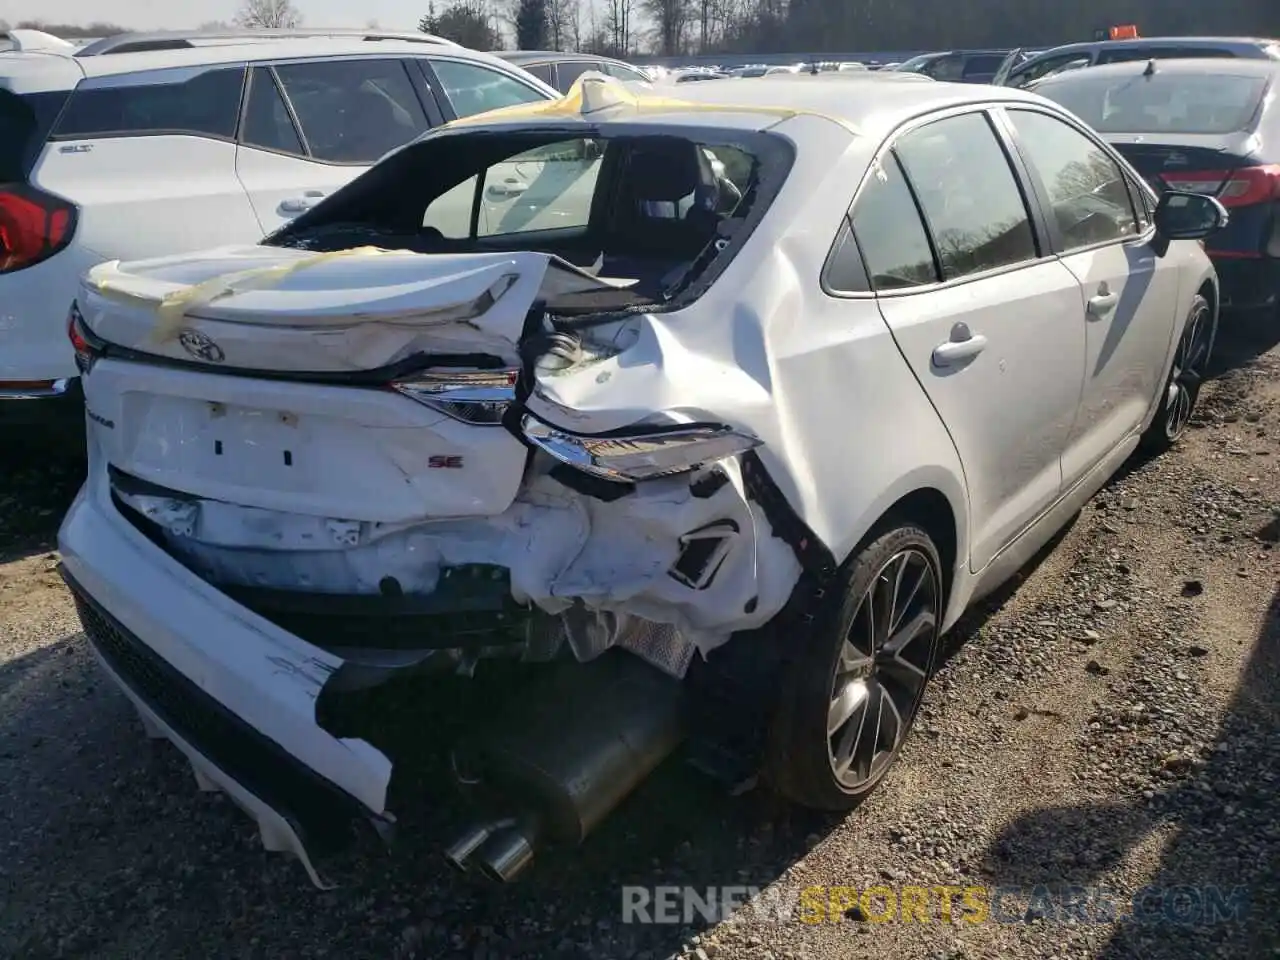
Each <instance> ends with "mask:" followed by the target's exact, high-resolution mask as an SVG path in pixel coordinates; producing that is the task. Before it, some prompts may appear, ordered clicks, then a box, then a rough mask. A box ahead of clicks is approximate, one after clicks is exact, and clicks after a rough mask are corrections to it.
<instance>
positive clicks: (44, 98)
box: [0, 90, 67, 183]
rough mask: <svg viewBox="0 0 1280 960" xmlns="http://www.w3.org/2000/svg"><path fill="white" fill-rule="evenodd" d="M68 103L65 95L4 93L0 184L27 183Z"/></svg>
mask: <svg viewBox="0 0 1280 960" xmlns="http://www.w3.org/2000/svg"><path fill="white" fill-rule="evenodd" d="M66 101H67V95H66V94H65V93H26V94H16V93H10V92H9V91H7V90H0V183H6V182H12V181H18V180H25V179H26V176H27V171H28V169H29V168H30V165H31V163H32V161H33V160H34V159H35V157H36V156H37V154H39V152H40V148H41V147H42V146H43V145H44V141H45V138H46V137H47V136H48V135H49V128H50V127H52V126H53V121H54V120H55V119H57V116H58V111H59V110H61V109H62V105H63V104H64V103H66Z"/></svg>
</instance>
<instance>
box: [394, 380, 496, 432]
mask: <svg viewBox="0 0 1280 960" xmlns="http://www.w3.org/2000/svg"><path fill="white" fill-rule="evenodd" d="M519 379H520V371H519V370H518V369H507V370H474V371H471V370H468V371H457V370H449V371H434V372H433V371H427V372H424V373H418V374H414V375H413V376H411V377H406V378H404V379H401V380H397V381H395V382H393V383H392V384H391V388H392V389H393V390H395V391H397V392H398V393H402V394H404V395H405V396H406V397H409V398H411V399H413V400H416V401H418V403H420V404H422V405H423V406H426V407H430V408H431V409H433V410H438V411H440V412H441V413H443V414H444V415H445V416H448V417H452V418H453V419H454V420H459V421H461V422H462V423H470V424H474V425H475V426H480V427H497V426H501V425H502V417H503V415H504V414H505V413H506V412H507V407H509V406H510V405H511V403H512V402H513V401H514V400H515V398H516V381H517V380H519Z"/></svg>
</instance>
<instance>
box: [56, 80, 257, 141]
mask: <svg viewBox="0 0 1280 960" xmlns="http://www.w3.org/2000/svg"><path fill="white" fill-rule="evenodd" d="M251 65H252V64H251V63H250V62H249V61H247V60H234V61H231V62H229V63H211V64H201V65H200V66H201V67H203V68H204V69H202V70H200V73H202V74H203V73H213V72H215V71H217V70H236V69H239V70H240V102H239V104H237V106H236V111H235V117H236V123H235V129H234V130H232V131H231V135H230V136H221V135H219V134H216V133H208V132H205V131H201V130H186V129H183V128H181V127H174V128H168V127H165V128H160V127H157V128H156V129H153V130H99V131H97V132H95V133H91V134H87V135H86V134H83V133H59V132H58V125H59V124H61V123H62V120H63V117H64V116H65V115H66V113H67V110H68V109H69V108H70V106H71V101H72V100H73V99H74V98H75V96H76V94H78V93H79V92H80V88H81V87H82V86H83V85H84V84H85V83H86V82H87V81H89V80H96V79H98V78H97V77H84V78H82V79H81V80H80V81H79V82H78V83H77V84H76V85H75V87H74V88H73V89H72V90H71V93H70V95H69V96H68V97H67V100H66V102H65V103H64V104H63V105H62V109H61V110H60V111H59V113H58V117H57V119H56V120H55V121H54V125H53V127H52V129H51V130H50V132H49V136H48V139H47V142H48V143H62V142H68V141H71V142H74V141H79V140H125V139H129V140H133V139H139V138H142V137H191V138H193V139H196V140H212V141H214V142H215V143H230V144H237V143H238V138H239V135H240V121H241V119H242V117H243V115H244V106H245V94H246V92H247V90H248V85H249V67H250V66H251ZM192 69H193V68H192V67H186V66H183V67H159V68H156V69H153V70H134V71H130V72H128V73H121V74H109V76H113V77H115V76H119V77H128V76H130V75H131V74H134V73H138V74H141V73H153V74H154V73H160V72H163V71H166V70H172V71H173V72H174V73H189V72H190V71H191V70H192ZM195 69H199V68H195ZM138 86H142V84H128V83H121V84H120V85H119V86H118V87H117V88H116V89H121V90H128V89H132V88H135V87H138Z"/></svg>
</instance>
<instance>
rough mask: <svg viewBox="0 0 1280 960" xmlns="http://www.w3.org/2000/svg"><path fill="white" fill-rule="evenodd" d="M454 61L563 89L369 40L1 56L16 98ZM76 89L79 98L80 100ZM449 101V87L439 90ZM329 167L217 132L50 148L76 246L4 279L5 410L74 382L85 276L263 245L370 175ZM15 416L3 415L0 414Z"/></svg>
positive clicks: (445, 52)
mask: <svg viewBox="0 0 1280 960" xmlns="http://www.w3.org/2000/svg"><path fill="white" fill-rule="evenodd" d="M359 56H363V57H366V58H370V59H388V58H396V57H403V58H405V59H420V58H424V57H428V56H437V57H440V56H443V57H444V58H447V59H451V60H462V61H465V62H470V63H475V64H479V65H483V66H486V67H489V68H491V69H494V70H496V71H498V72H500V73H501V74H502V75H503V76H507V77H511V78H513V79H515V80H518V82H520V83H521V84H522V85H524V86H525V87H527V88H528V89H530V90H531V91H534V92H536V95H539V96H542V97H545V98H547V99H554V98H555V97H557V96H559V94H558V93H557V92H556V91H555V90H553V89H552V88H551V87H548V86H546V85H545V84H542V83H540V82H539V81H538V80H537V79H536V78H534V77H531V76H528V75H526V74H524V73H523V72H522V71H516V70H514V69H512V68H511V67H509V66H508V65H507V64H506V63H505V62H504V61H501V60H499V59H498V58H496V57H490V56H488V55H486V54H482V53H475V52H473V51H469V50H463V49H461V48H458V47H456V46H455V45H452V44H450V45H448V47H447V48H446V47H441V48H439V49H433V48H432V47H431V46H429V45H426V44H422V43H414V42H407V41H397V40H380V41H378V42H377V44H375V45H371V44H369V43H366V42H363V41H362V40H360V39H358V38H347V39H330V38H323V37H316V38H306V39H284V40H268V41H256V42H244V43H222V44H218V45H213V46H200V47H196V48H189V49H176V50H163V51H149V52H137V53H119V54H110V55H106V56H95V57H84V58H76V57H73V56H71V55H69V54H60V53H57V52H49V51H43V52H39V53H25V54H24V53H0V91H5V90H7V91H12V92H13V93H16V94H32V93H51V92H65V91H75V92H76V93H82V92H85V91H91V90H94V89H105V88H111V87H120V86H128V85H131V84H134V83H137V82H139V79H140V78H147V77H151V78H158V77H160V76H162V75H163V72H164V71H166V70H172V71H180V70H189V71H192V72H193V73H194V72H199V71H200V70H201V69H203V68H206V67H221V66H237V65H241V64H248V65H253V64H272V63H281V62H291V63H296V62H299V61H302V62H316V61H327V60H332V59H352V58H355V57H359ZM74 95H75V94H74V93H73V96H74ZM441 96H442V97H443V93H442V94H441ZM368 166H369V164H337V163H323V162H317V161H315V160H311V159H308V158H305V157H300V156H293V155H286V154H281V153H272V152H269V151H266V150H261V149H256V148H253V147H247V146H245V145H243V144H241V145H237V144H236V143H235V142H234V141H233V140H221V139H216V138H213V137H204V136H194V135H191V136H187V135H171V134H154V135H151V134H149V135H145V136H130V135H125V136H94V137H92V138H85V139H75V140H68V139H60V140H53V141H49V142H47V143H45V145H44V147H43V149H42V150H41V152H40V154H39V156H38V158H37V159H36V161H35V165H34V167H33V169H32V170H31V172H30V174H29V175H28V181H29V183H30V184H31V185H32V186H34V187H36V188H38V189H40V190H43V191H47V192H48V193H50V194H52V195H54V196H56V197H59V198H61V199H63V200H65V201H68V202H70V203H72V204H74V205H75V206H76V208H77V221H78V222H77V226H76V228H75V233H74V236H73V238H72V240H71V242H70V244H69V245H68V246H66V247H65V249H63V250H61V251H60V252H58V253H56V254H54V255H53V256H52V257H50V258H48V259H46V260H44V261H42V262H40V263H38V264H36V265H34V266H32V267H29V268H26V269H22V270H18V271H16V272H12V273H4V274H0V404H2V403H5V402H6V398H8V399H11V400H13V401H14V402H26V401H25V400H17V399H16V398H18V397H26V396H28V395H29V394H30V391H29V390H25V389H24V390H21V391H17V392H15V391H9V390H6V389H5V388H4V383H5V382H6V381H8V382H23V383H28V382H32V381H59V382H60V383H65V382H66V381H69V380H72V379H74V378H75V377H76V375H77V371H76V368H75V363H74V359H73V356H72V354H71V351H70V349H69V346H68V343H67V340H66V334H65V327H66V316H67V308H68V307H69V306H70V303H71V300H72V298H73V297H74V296H75V290H76V284H77V280H78V278H79V277H80V275H81V274H83V272H84V271H85V270H86V269H87V268H88V267H89V266H92V265H93V263H95V262H100V261H103V260H108V259H112V258H124V259H140V258H148V257H154V256H159V255H162V254H170V253H175V252H179V251H195V250H201V249H206V248H208V247H213V246H219V245H223V244H230V243H254V242H256V241H257V240H258V239H260V238H261V237H262V236H263V235H264V234H265V233H268V232H270V231H272V230H274V229H276V228H277V227H280V226H282V225H283V224H285V223H287V222H288V221H289V220H291V219H292V218H294V217H296V216H297V215H298V214H299V213H301V212H303V211H304V210H306V209H307V208H308V207H309V206H313V205H314V204H315V203H316V202H318V200H319V199H321V198H322V197H323V196H325V195H327V194H329V193H332V192H334V191H336V190H337V189H338V188H340V187H341V186H343V185H344V184H346V183H347V182H349V181H350V180H351V179H353V178H354V177H356V176H357V175H359V174H360V173H361V172H363V171H364V170H366V169H368ZM3 413H4V411H3V410H0V414H3Z"/></svg>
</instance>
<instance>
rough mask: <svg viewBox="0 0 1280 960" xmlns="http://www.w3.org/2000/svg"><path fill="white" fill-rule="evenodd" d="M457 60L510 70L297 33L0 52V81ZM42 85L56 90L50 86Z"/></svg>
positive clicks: (388, 43)
mask: <svg viewBox="0 0 1280 960" xmlns="http://www.w3.org/2000/svg"><path fill="white" fill-rule="evenodd" d="M428 54H429V55H430V56H432V57H441V58H446V59H455V60H472V61H478V62H482V63H488V64H491V65H495V66H499V67H502V68H506V69H509V64H507V63H506V62H505V61H503V60H501V59H500V58H498V57H494V56H492V55H490V54H487V53H480V52H478V51H475V50H468V49H466V48H464V47H452V46H444V45H435V44H423V43H416V42H414V41H411V40H378V41H367V40H362V39H355V38H352V39H348V38H336V39H335V38H329V37H296V38H288V39H279V40H275V39H273V40H261V41H248V42H244V43H217V44H211V45H209V46H198V47H185V48H180V49H176V50H145V51H136V52H129V53H114V54H111V55H110V56H96V57H73V56H70V55H68V54H64V53H61V52H58V53H54V52H49V51H31V52H21V53H12V52H10V53H0V83H3V82H4V79H5V78H7V77H9V76H10V75H14V76H18V75H23V76H34V75H35V74H37V73H41V72H43V73H44V75H46V76H49V77H52V76H53V75H54V74H55V73H56V72H57V71H58V70H61V71H62V73H61V76H62V77H64V78H68V77H69V78H73V79H71V81H70V82H69V83H65V84H64V88H65V89H69V88H70V87H71V86H74V85H75V82H76V81H77V80H79V79H80V78H81V77H104V76H115V75H118V74H123V73H139V72H143V71H149V70H165V69H170V68H176V67H197V66H216V65H219V64H230V63H245V62H256V61H260V60H288V59H310V58H324V57H342V56H351V57H356V56H373V57H377V56H388V55H390V56H424V55H428ZM24 58H25V59H28V60H31V59H33V58H39V59H40V60H48V61H61V64H60V65H55V64H52V63H41V64H35V63H34V62H21V63H20V62H19V61H22V60H24ZM43 89H50V90H53V89H58V87H56V86H48V87H44V88H43Z"/></svg>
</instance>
